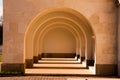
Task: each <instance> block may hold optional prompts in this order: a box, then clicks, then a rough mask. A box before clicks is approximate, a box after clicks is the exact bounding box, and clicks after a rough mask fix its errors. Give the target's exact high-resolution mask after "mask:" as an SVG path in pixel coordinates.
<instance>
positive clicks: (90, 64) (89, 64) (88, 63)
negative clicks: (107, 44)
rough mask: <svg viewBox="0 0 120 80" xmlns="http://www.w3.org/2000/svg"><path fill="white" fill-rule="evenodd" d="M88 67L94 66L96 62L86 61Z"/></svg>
mask: <svg viewBox="0 0 120 80" xmlns="http://www.w3.org/2000/svg"><path fill="white" fill-rule="evenodd" d="M86 66H94V60H86Z"/></svg>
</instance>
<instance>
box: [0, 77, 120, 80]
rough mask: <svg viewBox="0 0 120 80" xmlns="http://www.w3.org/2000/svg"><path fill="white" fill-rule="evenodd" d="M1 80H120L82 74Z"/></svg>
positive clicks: (3, 78)
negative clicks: (83, 75)
mask: <svg viewBox="0 0 120 80" xmlns="http://www.w3.org/2000/svg"><path fill="white" fill-rule="evenodd" d="M0 80H120V78H115V77H87V76H86V77H82V76H81V77H80V76H19V77H0Z"/></svg>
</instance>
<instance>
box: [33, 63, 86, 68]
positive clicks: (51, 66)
mask: <svg viewBox="0 0 120 80" xmlns="http://www.w3.org/2000/svg"><path fill="white" fill-rule="evenodd" d="M33 68H40V69H41V68H43V69H44V68H48V69H86V66H84V65H82V64H57V63H56V64H34V67H33Z"/></svg>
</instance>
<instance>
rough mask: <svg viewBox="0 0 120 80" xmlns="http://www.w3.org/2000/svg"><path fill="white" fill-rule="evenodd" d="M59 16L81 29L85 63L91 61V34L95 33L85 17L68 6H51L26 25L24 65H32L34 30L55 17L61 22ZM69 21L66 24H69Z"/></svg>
mask: <svg viewBox="0 0 120 80" xmlns="http://www.w3.org/2000/svg"><path fill="white" fill-rule="evenodd" d="M57 18H58V19H57ZM59 18H63V19H61V21H63V20H64V19H65V20H68V21H70V22H72V23H73V25H74V27H75V26H76V29H79V30H80V31H81V33H82V34H83V36H84V37H85V46H86V49H85V50H86V51H85V53H86V55H85V56H86V64H87V65H89V64H90V63H91V60H92V55H93V50H92V47H93V45H92V41H93V40H92V36H95V35H94V32H93V30H92V27H91V25H90V24H89V22H88V21H87V19H86V18H85V17H84V16H83V15H82V14H80V13H79V12H77V11H75V10H73V9H70V8H52V9H48V10H45V11H43V12H42V13H40V14H39V15H38V16H37V17H35V18H34V19H33V21H31V23H30V24H29V25H28V28H27V31H26V33H25V39H24V49H25V50H24V54H25V59H26V65H27V66H28V67H32V64H33V53H34V50H33V45H34V44H33V43H34V41H33V40H34V36H35V34H36V31H37V30H38V29H41V26H47V25H48V24H51V23H54V22H56V20H55V19H57V20H58V22H61V21H60V20H59ZM52 19H53V20H52ZM70 22H69V23H68V24H70ZM28 63H29V64H28ZM30 64H31V65H30Z"/></svg>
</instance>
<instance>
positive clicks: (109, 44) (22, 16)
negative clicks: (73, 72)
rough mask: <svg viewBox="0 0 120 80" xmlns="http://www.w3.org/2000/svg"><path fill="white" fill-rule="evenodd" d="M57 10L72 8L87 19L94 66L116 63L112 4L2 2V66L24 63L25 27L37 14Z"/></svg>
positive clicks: (96, 0)
mask: <svg viewBox="0 0 120 80" xmlns="http://www.w3.org/2000/svg"><path fill="white" fill-rule="evenodd" d="M58 7H67V8H72V9H74V10H76V11H78V12H80V13H81V14H83V15H84V16H85V17H86V18H87V19H88V21H89V22H90V24H91V26H92V28H93V31H94V32H95V35H96V52H95V53H96V60H97V61H96V63H97V64H115V63H117V55H116V53H117V50H116V47H117V44H116V30H117V24H116V22H117V16H116V14H117V8H116V7H115V5H114V3H113V0H4V42H3V57H4V58H3V62H4V63H22V62H24V60H23V55H24V44H23V43H24V34H25V31H26V29H27V27H28V24H29V23H30V21H31V20H32V19H33V18H34V17H35V16H36V15H37V14H38V13H40V12H42V11H44V10H46V9H48V8H58ZM8 35H9V36H8ZM18 55H19V56H18ZM8 56H9V57H8Z"/></svg>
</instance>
